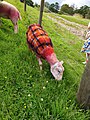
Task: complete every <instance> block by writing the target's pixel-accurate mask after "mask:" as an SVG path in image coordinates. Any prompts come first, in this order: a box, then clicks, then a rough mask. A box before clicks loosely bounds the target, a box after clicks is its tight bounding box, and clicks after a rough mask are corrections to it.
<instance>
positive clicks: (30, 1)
mask: <svg viewBox="0 0 90 120" xmlns="http://www.w3.org/2000/svg"><path fill="white" fill-rule="evenodd" d="M20 1H21V2H23V3H24V0H20ZM26 4H27V5H29V6H32V7H34V5H33V4H34V3H33V1H32V0H26Z"/></svg>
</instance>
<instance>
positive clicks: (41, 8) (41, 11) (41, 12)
mask: <svg viewBox="0 0 90 120" xmlns="http://www.w3.org/2000/svg"><path fill="white" fill-rule="evenodd" d="M43 9H44V0H41V5H40V15H39V21H38V23H39V24H40V25H41V24H42V16H43Z"/></svg>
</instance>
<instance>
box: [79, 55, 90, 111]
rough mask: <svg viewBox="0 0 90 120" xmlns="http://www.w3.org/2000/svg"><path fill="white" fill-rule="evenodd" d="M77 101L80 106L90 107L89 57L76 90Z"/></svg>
mask: <svg viewBox="0 0 90 120" xmlns="http://www.w3.org/2000/svg"><path fill="white" fill-rule="evenodd" d="M77 101H78V102H79V104H80V105H81V107H83V108H85V109H90V57H89V61H88V63H87V65H86V67H85V70H84V73H83V75H82V78H81V82H80V86H79V89H78V92H77Z"/></svg>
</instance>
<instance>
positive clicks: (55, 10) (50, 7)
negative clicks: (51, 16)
mask: <svg viewBox="0 0 90 120" xmlns="http://www.w3.org/2000/svg"><path fill="white" fill-rule="evenodd" d="M56 8H57V3H56V4H54V3H52V4H51V5H50V6H49V10H50V11H52V12H55V13H58V10H57V9H56Z"/></svg>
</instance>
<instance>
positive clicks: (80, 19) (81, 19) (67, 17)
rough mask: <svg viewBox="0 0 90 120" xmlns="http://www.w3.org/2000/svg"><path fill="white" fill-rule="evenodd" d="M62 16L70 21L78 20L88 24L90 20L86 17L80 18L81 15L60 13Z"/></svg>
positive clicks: (79, 22)
mask: <svg viewBox="0 0 90 120" xmlns="http://www.w3.org/2000/svg"><path fill="white" fill-rule="evenodd" d="M60 16H61V17H62V18H65V19H66V20H69V21H70V22H76V23H78V24H82V25H86V26H87V25H88V23H89V22H90V20H89V19H84V18H80V17H78V16H77V17H76V16H69V15H60Z"/></svg>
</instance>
